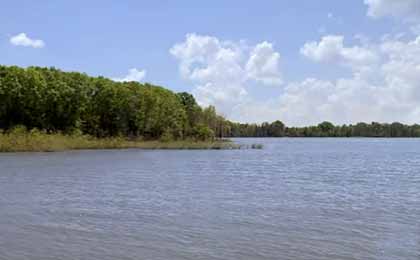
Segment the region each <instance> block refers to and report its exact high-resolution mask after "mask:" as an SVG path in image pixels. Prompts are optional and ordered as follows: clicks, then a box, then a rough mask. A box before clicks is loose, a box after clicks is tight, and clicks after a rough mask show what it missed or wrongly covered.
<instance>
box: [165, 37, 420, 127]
mask: <svg viewBox="0 0 420 260" xmlns="http://www.w3.org/2000/svg"><path fill="white" fill-rule="evenodd" d="M358 39H359V41H358V42H359V43H356V44H355V45H347V46H346V45H344V43H343V41H344V38H343V37H342V36H326V37H324V38H322V39H321V40H320V41H319V42H313V43H307V44H305V45H304V46H303V47H302V50H301V52H302V54H303V55H305V56H306V57H308V58H310V59H311V60H313V61H315V62H318V63H321V64H322V66H336V65H337V64H339V65H343V68H345V69H349V70H350V71H351V72H353V74H352V76H349V77H343V78H338V79H334V80H320V79H316V78H307V79H304V80H302V81H297V82H292V83H288V84H285V85H282V87H280V88H276V89H267V91H271V92H270V93H273V91H278V92H277V94H273V95H272V97H271V98H268V99H265V100H264V101H260V100H259V99H258V98H257V97H256V96H253V93H255V92H256V91H255V89H252V88H258V91H264V90H265V89H266V88H263V87H262V86H261V85H262V84H264V82H263V81H261V80H258V78H259V77H260V76H261V75H264V77H263V78H270V77H268V76H267V75H271V73H268V72H273V71H274V72H276V73H273V74H274V75H276V76H278V75H279V74H277V72H279V71H280V70H278V68H279V67H278V63H277V62H278V59H279V57H278V56H277V55H274V56H273V55H270V54H272V52H274V53H275V51H273V49H272V45H270V44H269V43H264V42H263V43H260V44H257V45H256V46H253V47H248V46H244V45H243V44H241V43H232V42H228V41H220V40H219V39H217V38H215V37H208V36H199V35H188V36H187V38H186V40H185V41H184V42H183V43H181V44H177V45H175V46H174V47H173V48H172V49H171V53H172V54H173V55H174V56H175V57H176V58H177V59H178V60H179V62H180V70H181V73H182V74H183V77H184V78H186V79H188V80H189V81H191V82H192V83H193V84H194V85H195V88H194V89H193V94H194V95H195V97H196V98H197V100H198V101H199V102H200V104H202V105H209V104H212V105H215V106H216V108H217V109H218V111H219V112H222V114H224V115H225V116H227V117H228V118H229V119H232V120H237V121H241V122H263V121H274V120H282V121H283V122H285V123H286V124H287V125H293V126H303V125H310V124H318V123H319V122H321V121H324V120H328V121H332V122H334V123H337V124H349V123H357V122H361V121H364V122H372V121H379V122H393V121H400V122H403V123H409V124H412V123H418V120H419V118H420V102H419V100H420V37H418V38H415V39H411V40H406V39H407V37H403V38H401V37H386V38H384V39H383V40H381V41H377V42H375V41H372V40H370V39H367V38H365V37H363V38H360V37H358ZM260 49H264V53H265V52H266V53H265V54H266V55H262V54H260ZM257 57H258V59H260V58H261V57H270V58H261V60H263V61H264V62H262V63H261V64H262V65H259V64H260V63H259V61H257V60H258V59H257ZM273 57H274V58H273ZM273 59H274V60H276V62H274V61H272V60H273ZM270 61H271V62H270ZM249 64H252V65H249ZM266 64H271V65H272V64H276V65H272V66H273V67H274V68H276V70H271V69H264V67H265V65H266ZM271 65H269V66H268V65H267V67H268V68H271ZM251 68H252V69H251ZM255 71H258V72H255ZM267 71H268V72H267ZM263 72H264V73H263ZM255 75H260V76H255ZM276 78H277V77H276ZM251 83H252V84H251ZM265 83H267V82H265Z"/></svg>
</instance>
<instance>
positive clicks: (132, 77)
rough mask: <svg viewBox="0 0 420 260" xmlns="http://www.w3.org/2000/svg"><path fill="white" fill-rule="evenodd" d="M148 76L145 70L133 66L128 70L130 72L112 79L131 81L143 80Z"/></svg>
mask: <svg viewBox="0 0 420 260" xmlns="http://www.w3.org/2000/svg"><path fill="white" fill-rule="evenodd" d="M145 77H146V71H145V70H138V69H136V68H132V69H130V70H128V74H127V75H126V76H125V77H122V78H113V79H112V80H114V81H118V82H129V81H141V80H143V79H144V78H145Z"/></svg>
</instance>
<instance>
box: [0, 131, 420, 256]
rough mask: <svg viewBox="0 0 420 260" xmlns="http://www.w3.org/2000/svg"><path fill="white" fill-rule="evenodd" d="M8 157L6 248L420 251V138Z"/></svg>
mask: <svg viewBox="0 0 420 260" xmlns="http://www.w3.org/2000/svg"><path fill="white" fill-rule="evenodd" d="M236 141H237V142H241V143H263V144H264V145H265V147H264V149H263V150H233V151H157V150H156V151H145V150H118V151H111V150H105V151H71V152H59V153H20V154H0V259H1V260H3V259H4V260H22V259H39V260H41V259H42V260H46V259H69V260H70V259H72V260H73V259H98V260H99V259H101V260H107V259H112V260H114V259H168V260H177V259H194V260H196V259H235V260H236V259H293V260H299V259H305V260H314V259H334V260H336V259H340V260H341V259H378V260H388V259H389V260H400V259H413V260H418V259H420V140H418V139H287V138H284V139H236Z"/></svg>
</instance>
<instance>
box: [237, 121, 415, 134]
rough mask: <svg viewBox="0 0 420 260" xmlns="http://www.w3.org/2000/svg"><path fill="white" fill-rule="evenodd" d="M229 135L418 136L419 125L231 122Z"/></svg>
mask: <svg viewBox="0 0 420 260" xmlns="http://www.w3.org/2000/svg"><path fill="white" fill-rule="evenodd" d="M231 129H232V131H231V135H232V136H235V137H420V125H411V126H408V125H403V124H400V123H392V124H380V123H376V122H372V123H370V124H366V123H358V124H355V125H342V126H334V125H333V124H332V123H330V122H323V123H321V124H319V125H317V126H309V127H286V126H285V125H284V124H283V123H282V122H280V121H276V122H274V123H271V124H269V123H263V124H260V125H257V124H238V123H231Z"/></svg>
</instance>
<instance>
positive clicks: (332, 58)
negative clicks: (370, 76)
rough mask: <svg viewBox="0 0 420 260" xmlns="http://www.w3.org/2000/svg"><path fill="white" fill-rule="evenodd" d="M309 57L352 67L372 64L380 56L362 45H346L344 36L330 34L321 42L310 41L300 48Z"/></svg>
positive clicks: (316, 60)
mask: <svg viewBox="0 0 420 260" xmlns="http://www.w3.org/2000/svg"><path fill="white" fill-rule="evenodd" d="M300 53H301V54H302V55H304V56H306V57H307V58H309V59H311V60H313V61H315V62H320V63H331V64H342V65H347V66H351V67H358V66H360V65H366V64H372V63H374V62H376V61H377V59H378V57H377V55H376V54H375V52H374V51H372V50H370V49H369V48H367V47H362V46H352V47H345V46H344V37H343V36H341V35H328V36H324V37H322V39H321V40H320V41H319V42H315V41H313V42H308V43H305V45H304V46H303V47H302V48H301V49H300Z"/></svg>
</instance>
